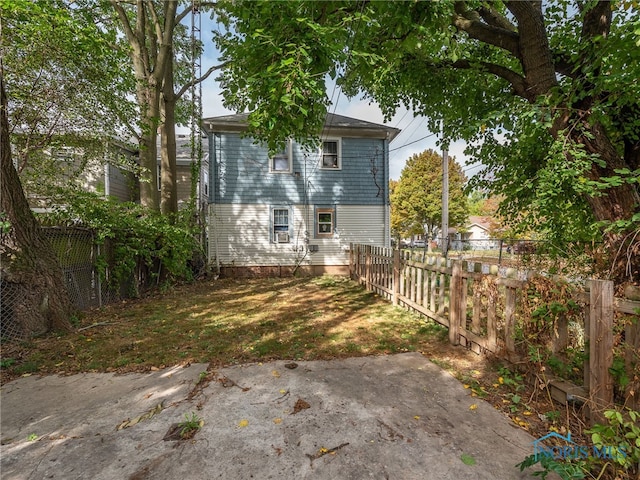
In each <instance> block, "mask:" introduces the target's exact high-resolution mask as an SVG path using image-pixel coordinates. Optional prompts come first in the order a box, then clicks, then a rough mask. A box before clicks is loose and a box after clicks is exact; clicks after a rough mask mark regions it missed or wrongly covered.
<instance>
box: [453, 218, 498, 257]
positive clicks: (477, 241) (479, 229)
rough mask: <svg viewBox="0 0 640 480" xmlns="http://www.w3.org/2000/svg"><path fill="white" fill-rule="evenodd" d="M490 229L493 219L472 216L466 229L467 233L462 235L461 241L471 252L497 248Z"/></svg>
mask: <svg viewBox="0 0 640 480" xmlns="http://www.w3.org/2000/svg"><path fill="white" fill-rule="evenodd" d="M490 228H491V217H481V216H477V215H471V216H470V217H469V222H468V223H467V225H466V227H465V230H466V231H465V232H464V233H461V240H462V242H463V243H464V244H465V245H464V246H465V247H466V248H467V249H470V250H488V249H491V248H497V245H496V242H495V240H492V239H491V234H490V233H489V230H490Z"/></svg>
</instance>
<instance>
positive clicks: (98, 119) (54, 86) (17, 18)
mask: <svg viewBox="0 0 640 480" xmlns="http://www.w3.org/2000/svg"><path fill="white" fill-rule="evenodd" d="M93 13H94V12H93V9H92V8H84V7H83V6H80V5H75V7H74V8H71V7H69V5H68V2H64V1H61V0H36V1H27V0H15V1H11V2H2V4H1V7H0V15H1V16H2V56H3V66H4V71H5V80H6V83H7V90H8V97H9V114H10V117H11V118H10V123H11V125H12V129H13V131H18V132H20V133H21V134H31V135H40V136H50V135H51V133H52V132H55V133H56V134H62V133H64V134H77V135H92V136H93V135H96V134H100V135H102V134H104V135H109V134H112V135H115V134H117V133H121V132H122V126H123V125H124V124H126V122H127V120H128V118H129V117H128V116H129V115H130V114H131V113H132V110H131V105H130V104H129V103H128V102H127V100H126V98H125V97H126V93H127V92H129V91H130V89H131V88H132V86H133V83H132V77H131V76H128V75H127V74H126V71H123V69H122V68H121V60H122V56H121V53H122V52H120V51H119V50H118V49H115V48H114V43H115V38H116V34H115V32H114V31H110V30H108V29H106V28H105V27H104V25H98V24H97V23H96V18H94V17H93Z"/></svg>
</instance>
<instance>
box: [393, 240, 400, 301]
mask: <svg viewBox="0 0 640 480" xmlns="http://www.w3.org/2000/svg"><path fill="white" fill-rule="evenodd" d="M392 286H393V304H394V305H398V296H399V295H400V250H398V249H396V250H394V251H393V285H392Z"/></svg>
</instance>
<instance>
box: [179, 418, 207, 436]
mask: <svg viewBox="0 0 640 480" xmlns="http://www.w3.org/2000/svg"><path fill="white" fill-rule="evenodd" d="M203 425H204V420H202V419H201V418H200V417H199V416H198V414H197V413H195V412H191V414H188V413H185V414H184V420H183V421H182V422H180V423H179V424H178V428H179V433H180V438H182V439H187V438H191V437H193V436H194V435H195V434H196V432H197V431H198V430H200V429H201V428H202V426H203Z"/></svg>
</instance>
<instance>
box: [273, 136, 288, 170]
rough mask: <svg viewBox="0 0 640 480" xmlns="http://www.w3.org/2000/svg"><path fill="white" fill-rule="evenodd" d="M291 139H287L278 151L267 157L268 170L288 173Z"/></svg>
mask: <svg viewBox="0 0 640 480" xmlns="http://www.w3.org/2000/svg"><path fill="white" fill-rule="evenodd" d="M291 146H292V145H291V140H287V143H286V145H285V147H284V149H282V150H281V151H280V152H277V153H276V154H275V155H273V156H272V157H270V158H269V171H270V172H272V173H290V172H291V165H292V163H293V162H292V159H293V155H292V152H291V151H292V148H291Z"/></svg>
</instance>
